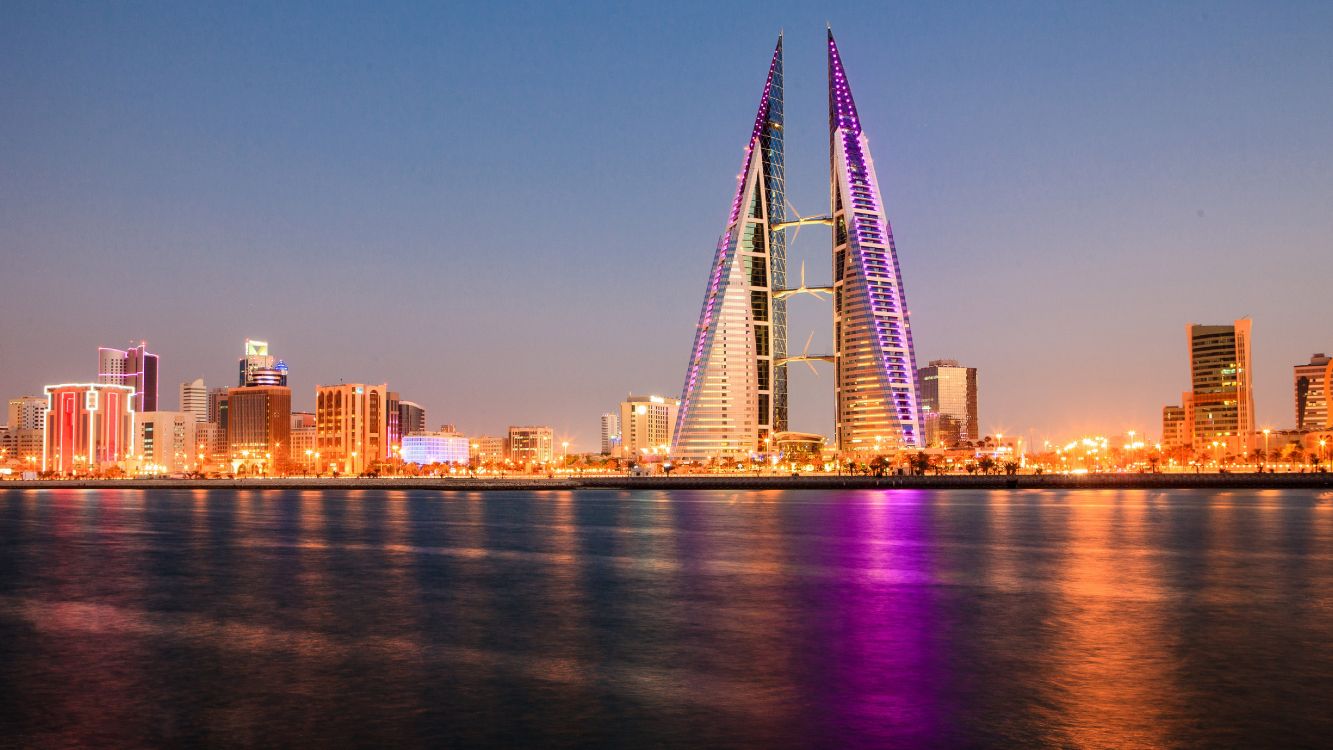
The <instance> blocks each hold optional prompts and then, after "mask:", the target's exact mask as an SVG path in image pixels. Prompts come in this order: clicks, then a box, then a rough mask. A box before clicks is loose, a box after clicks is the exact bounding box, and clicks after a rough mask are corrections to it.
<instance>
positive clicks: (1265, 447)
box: [1259, 427, 1272, 468]
mask: <svg viewBox="0 0 1333 750" xmlns="http://www.w3.org/2000/svg"><path fill="white" fill-rule="evenodd" d="M1270 432H1272V430H1270V429H1268V428H1267V427H1265V428H1264V460H1263V461H1262V462H1260V464H1259V466H1260V468H1263V467H1265V466H1268V433H1270Z"/></svg>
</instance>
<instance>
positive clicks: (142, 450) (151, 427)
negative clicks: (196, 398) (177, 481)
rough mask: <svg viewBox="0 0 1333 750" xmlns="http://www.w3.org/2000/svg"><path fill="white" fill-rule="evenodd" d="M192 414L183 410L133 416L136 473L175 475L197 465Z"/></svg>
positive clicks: (196, 441)
mask: <svg viewBox="0 0 1333 750" xmlns="http://www.w3.org/2000/svg"><path fill="white" fill-rule="evenodd" d="M198 424H199V423H198V422H196V421H195V415H194V414H190V413H188V412H184V411H149V412H135V413H134V444H135V449H134V450H135V455H134V459H135V460H134V462H133V464H134V466H133V469H134V471H135V472H136V473H142V474H177V473H184V472H187V471H193V470H194V468H195V467H196V465H197V464H198V463H199V460H198V458H197V457H196V456H197V454H198V435H197V434H196V432H195V430H196V427H197V426H198Z"/></svg>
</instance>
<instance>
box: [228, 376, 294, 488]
mask: <svg viewBox="0 0 1333 750" xmlns="http://www.w3.org/2000/svg"><path fill="white" fill-rule="evenodd" d="M291 426H292V391H291V389H290V388H287V387H286V386H281V385H251V386H242V387H239V388H232V389H230V390H228V392H227V450H228V452H229V453H230V454H231V463H232V465H233V469H234V470H235V471H236V473H237V474H241V473H244V474H256V473H258V474H282V473H284V472H285V471H286V470H287V464H288V453H289V451H290V445H291V431H292V428H291Z"/></svg>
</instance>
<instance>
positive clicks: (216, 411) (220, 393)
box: [208, 388, 231, 430]
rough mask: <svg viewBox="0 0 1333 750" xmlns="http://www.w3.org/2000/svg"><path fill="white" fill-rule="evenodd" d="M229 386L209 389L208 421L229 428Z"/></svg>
mask: <svg viewBox="0 0 1333 750" xmlns="http://www.w3.org/2000/svg"><path fill="white" fill-rule="evenodd" d="M229 390H231V389H229V388H210V389H209V391H208V421H209V422H212V423H213V424H216V425H221V426H222V429H224V430H225V429H227V392H228V391H229Z"/></svg>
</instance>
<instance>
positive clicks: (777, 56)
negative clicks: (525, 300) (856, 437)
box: [622, 37, 787, 459]
mask: <svg viewBox="0 0 1333 750" xmlns="http://www.w3.org/2000/svg"><path fill="white" fill-rule="evenodd" d="M782 97H783V73H782V38H781V37H779V38H778V44H777V48H776V49H775V50H774V51H773V57H772V60H771V61H770V63H769V67H768V78H767V79H766V80H765V82H764V91H763V95H762V96H761V97H760V100H759V110H758V112H757V113H756V114H755V118H754V127H753V128H752V129H751V131H750V138H749V142H748V143H747V145H746V147H745V157H744V160H743V162H742V164H741V169H740V173H739V180H738V183H739V184H738V185H737V190H736V193H735V197H734V198H732V202H731V211H730V214H729V216H728V218H727V223H726V226H725V227H724V228H723V231H722V235H721V237H720V238H719V240H718V244H717V246H716V248H715V249H714V252H713V263H712V268H711V270H710V271H709V274H708V285H707V287H706V290H705V293H704V301H703V306H702V309H701V310H700V312H699V324H698V327H697V328H696V329H695V334H694V343H693V345H692V346H691V348H690V358H689V364H688V365H687V367H686V370H685V384H684V386H683V387H682V389H681V398H680V400H681V407H680V410H679V416H678V419H679V424H678V425H677V426H676V428H675V429H674V436H675V444H674V445H673V446H672V453H673V454H674V455H677V456H680V457H682V458H695V459H704V458H709V457H713V456H722V455H730V456H739V455H746V454H749V453H751V452H753V451H755V450H757V449H758V447H759V445H760V444H761V443H762V442H763V441H764V440H765V439H766V438H767V437H768V436H769V435H770V434H771V433H772V432H774V431H779V430H785V429H786V428H787V365H786V361H785V357H786V356H787V328H786V326H787V303H786V299H785V298H784V297H778V296H776V295H775V294H774V290H779V289H784V288H785V287H786V283H787V248H786V235H785V233H784V232H782V231H781V230H778V229H777V228H776V225H777V224H780V223H781V222H783V221H785V219H786V213H785V212H786V198H785V195H786V192H785V191H786V185H785V181H786V176H785V166H784V155H783V102H782ZM623 430H624V426H623V425H622V433H623Z"/></svg>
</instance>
